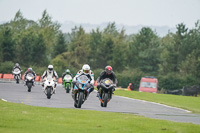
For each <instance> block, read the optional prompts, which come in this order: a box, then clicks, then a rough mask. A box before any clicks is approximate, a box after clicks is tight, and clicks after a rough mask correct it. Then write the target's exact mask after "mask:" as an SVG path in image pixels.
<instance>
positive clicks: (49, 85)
mask: <svg viewBox="0 0 200 133" xmlns="http://www.w3.org/2000/svg"><path fill="white" fill-rule="evenodd" d="M56 85H57V82H56V80H54V79H53V78H52V77H47V78H46V79H45V80H44V88H43V90H44V93H45V94H46V96H47V98H48V99H50V98H51V96H52V94H53V93H55V90H56Z"/></svg>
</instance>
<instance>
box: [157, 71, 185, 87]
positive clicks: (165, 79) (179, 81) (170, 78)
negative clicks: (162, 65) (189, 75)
mask: <svg viewBox="0 0 200 133" xmlns="http://www.w3.org/2000/svg"><path fill="white" fill-rule="evenodd" d="M158 83H159V87H160V88H163V89H165V90H176V89H182V87H183V83H184V82H183V78H182V77H181V76H179V75H177V74H175V73H169V74H167V75H165V76H159V77H158Z"/></svg>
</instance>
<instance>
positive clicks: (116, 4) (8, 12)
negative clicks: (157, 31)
mask: <svg viewBox="0 0 200 133" xmlns="http://www.w3.org/2000/svg"><path fill="white" fill-rule="evenodd" d="M45 9H46V10H47V12H48V14H49V15H50V16H52V18H53V20H54V21H58V22H60V23H63V22H64V21H73V22H76V23H90V24H101V23H103V22H116V23H117V24H124V25H145V26H169V27H175V26H176V25H177V24H179V23H182V22H183V23H184V24H186V26H187V27H189V28H192V27H194V24H195V22H196V21H197V20H200V0H0V21H10V20H11V19H13V18H14V16H15V14H16V12H17V11H18V10H21V12H22V14H23V16H24V17H25V18H27V19H32V20H35V21H36V20H38V19H40V18H41V16H42V12H43V11H44V10H45Z"/></svg>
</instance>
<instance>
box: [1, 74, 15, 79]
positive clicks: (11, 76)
mask: <svg viewBox="0 0 200 133" xmlns="http://www.w3.org/2000/svg"><path fill="white" fill-rule="evenodd" d="M3 79H13V75H12V74H4V75H3Z"/></svg>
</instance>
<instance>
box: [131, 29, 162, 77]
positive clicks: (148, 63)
mask: <svg viewBox="0 0 200 133" xmlns="http://www.w3.org/2000/svg"><path fill="white" fill-rule="evenodd" d="M159 44H160V43H159V38H158V36H157V35H156V33H154V32H153V31H152V30H151V29H150V28H148V27H143V28H142V29H141V31H140V32H139V34H137V35H136V36H135V37H134V38H133V41H132V43H130V46H129V47H130V51H129V61H130V66H131V67H133V68H139V69H140V70H142V71H143V72H146V73H157V71H158V65H159V63H160V52H161V51H160V45H159Z"/></svg>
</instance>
